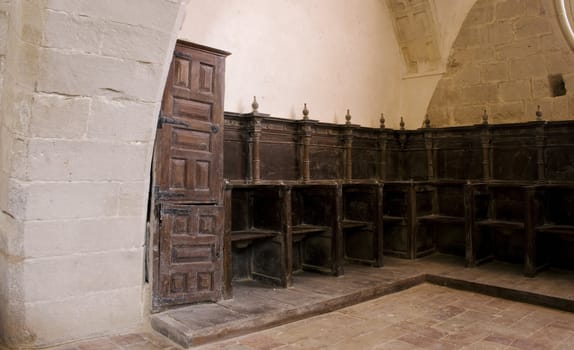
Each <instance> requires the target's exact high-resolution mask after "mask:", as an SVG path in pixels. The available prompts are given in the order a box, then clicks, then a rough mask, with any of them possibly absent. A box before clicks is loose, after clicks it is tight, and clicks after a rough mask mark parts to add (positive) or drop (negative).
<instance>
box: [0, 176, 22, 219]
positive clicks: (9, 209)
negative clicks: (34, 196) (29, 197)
mask: <svg viewBox="0 0 574 350" xmlns="http://www.w3.org/2000/svg"><path fill="white" fill-rule="evenodd" d="M6 181H7V193H6V195H5V198H6V199H5V200H6V205H5V206H4V208H3V209H2V210H4V211H5V212H6V213H8V214H10V215H12V216H13V217H15V218H16V219H22V218H24V217H25V215H26V214H25V213H26V186H25V185H24V184H23V183H21V182H20V181H18V180H16V179H10V178H8V179H7V180H6Z"/></svg>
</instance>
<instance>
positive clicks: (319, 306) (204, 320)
mask: <svg viewBox="0 0 574 350" xmlns="http://www.w3.org/2000/svg"><path fill="white" fill-rule="evenodd" d="M423 282H429V283H434V284H439V285H444V286H448V287H452V288H459V289H464V290H471V291H474V292H478V293H484V294H488V295H492V296H498V297H502V298H507V299H512V300H517V301H523V302H527V303H533V304H538V305H543V306H548V307H553V308H557V309H561V310H565V311H570V312H574V271H562V270H554V269H550V270H546V271H542V272H541V273H540V274H539V275H538V276H536V277H535V278H527V277H524V276H523V275H522V270H521V266H518V265H513V264H507V263H502V262H492V263H489V264H485V265H483V266H480V267H478V268H473V269H468V268H465V267H464V261H463V259H461V258H458V257H453V256H446V255H433V256H430V257H427V258H423V259H418V260H402V259H396V258H386V259H385V266H384V267H383V268H372V267H365V266H360V265H347V266H345V275H344V276H341V277H330V276H324V275H320V274H315V273H302V274H299V275H296V277H295V279H294V283H293V287H292V288H288V289H277V288H272V287H269V286H266V285H262V284H260V283H258V282H253V281H248V282H241V283H235V284H234V298H233V299H232V300H225V301H222V302H220V303H216V304H199V305H192V306H187V307H183V308H179V309H174V310H169V311H165V312H162V313H159V314H155V315H152V317H151V324H152V327H153V328H154V329H155V330H157V331H158V332H160V333H162V334H164V335H165V336H167V337H168V338H170V339H172V340H173V341H175V342H176V343H178V344H180V345H181V346H183V347H191V346H196V345H200V344H205V343H208V342H212V341H217V340H221V339H225V338H230V337H234V336H239V335H243V334H247V333H250V332H254V331H257V330H261V329H265V328H270V327H274V326H277V325H280V324H284V323H288V322H292V321H296V320H300V319H303V318H306V317H310V316H313V315H317V314H321V313H325V312H330V311H333V310H337V309H340V308H343V307H346V306H349V305H352V304H356V303H360V302H363V301H366V300H370V299H373V298H376V297H379V296H383V295H386V294H390V293H394V292H397V291H400V290H404V289H407V288H410V287H412V286H415V285H418V284H420V283H423Z"/></svg>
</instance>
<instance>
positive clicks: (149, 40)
mask: <svg viewBox="0 0 574 350" xmlns="http://www.w3.org/2000/svg"><path fill="white" fill-rule="evenodd" d="M170 36H171V33H166V32H163V31H159V30H155V29H150V28H145V27H141V26H134V25H128V24H122V23H107V24H106V26H105V28H104V30H103V40H102V54H103V55H105V56H113V57H119V58H126V59H130V60H134V61H144V62H152V63H158V64H163V61H164V59H165V55H166V52H167V51H168V47H167V46H168V44H169V43H170Z"/></svg>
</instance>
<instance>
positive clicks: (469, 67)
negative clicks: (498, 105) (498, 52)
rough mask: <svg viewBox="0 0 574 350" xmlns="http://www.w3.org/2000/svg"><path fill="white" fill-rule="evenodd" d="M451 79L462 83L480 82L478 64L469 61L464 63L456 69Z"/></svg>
mask: <svg viewBox="0 0 574 350" xmlns="http://www.w3.org/2000/svg"><path fill="white" fill-rule="evenodd" d="M453 79H456V81H458V82H460V83H462V84H477V83H480V66H478V65H476V64H470V63H467V64H464V65H462V67H460V69H458V70H457V72H456V74H455V75H454V77H453Z"/></svg>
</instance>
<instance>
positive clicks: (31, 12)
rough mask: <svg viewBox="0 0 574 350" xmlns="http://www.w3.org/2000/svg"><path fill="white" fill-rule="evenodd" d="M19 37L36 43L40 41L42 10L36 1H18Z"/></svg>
mask: <svg viewBox="0 0 574 350" xmlns="http://www.w3.org/2000/svg"><path fill="white" fill-rule="evenodd" d="M19 5H20V6H19V22H18V26H19V28H20V33H19V34H20V39H21V40H22V41H24V42H27V43H30V44H34V45H38V44H40V43H41V41H42V35H43V30H44V28H43V22H44V20H43V19H44V11H43V8H42V6H40V5H39V3H38V2H37V1H19Z"/></svg>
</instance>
